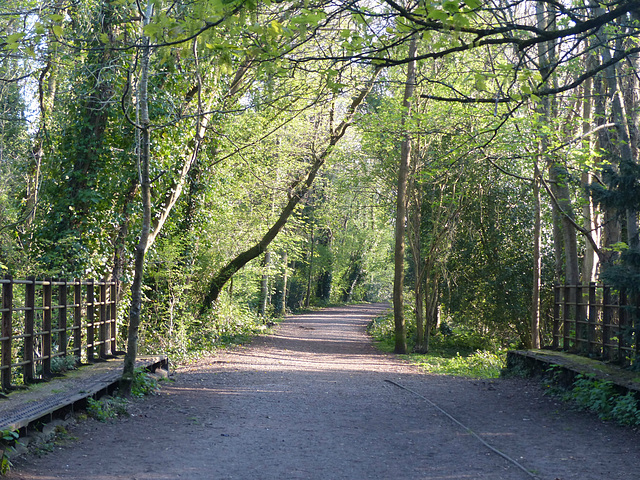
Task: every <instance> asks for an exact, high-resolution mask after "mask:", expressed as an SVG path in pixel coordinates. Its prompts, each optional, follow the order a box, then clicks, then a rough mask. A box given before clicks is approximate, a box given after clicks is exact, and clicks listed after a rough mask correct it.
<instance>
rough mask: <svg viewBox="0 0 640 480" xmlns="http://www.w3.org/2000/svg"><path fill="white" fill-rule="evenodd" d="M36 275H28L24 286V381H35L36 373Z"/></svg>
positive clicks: (26, 382)
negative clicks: (34, 353)
mask: <svg viewBox="0 0 640 480" xmlns="http://www.w3.org/2000/svg"><path fill="white" fill-rule="evenodd" d="M35 308H36V277H28V278H27V283H26V284H25V288H24V355H23V360H24V362H25V364H24V366H23V367H22V376H23V379H24V383H25V384H28V383H30V382H32V381H33V377H34V374H35V362H34V358H33V357H34V355H33V352H34V350H33V345H34V340H35V339H34V331H35V330H34V325H35V318H36V316H35V314H36V310H35Z"/></svg>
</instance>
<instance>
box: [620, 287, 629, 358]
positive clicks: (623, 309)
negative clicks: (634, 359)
mask: <svg viewBox="0 0 640 480" xmlns="http://www.w3.org/2000/svg"><path fill="white" fill-rule="evenodd" d="M627 314H628V312H627V292H625V291H624V290H620V302H619V310H618V316H619V319H620V320H619V322H618V323H619V325H618V361H619V362H620V363H621V364H622V365H625V364H626V363H627V359H626V358H627V355H626V351H627V349H628V347H627V346H628V344H629V342H628V341H627V338H628V335H629V322H628V317H629V316H628V315H627Z"/></svg>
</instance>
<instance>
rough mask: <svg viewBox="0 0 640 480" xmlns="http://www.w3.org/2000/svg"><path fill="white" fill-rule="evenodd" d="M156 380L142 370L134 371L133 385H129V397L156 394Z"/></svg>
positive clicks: (157, 387)
mask: <svg viewBox="0 0 640 480" xmlns="http://www.w3.org/2000/svg"><path fill="white" fill-rule="evenodd" d="M158 389H159V386H158V380H157V379H156V378H155V377H153V376H152V375H150V374H149V372H147V371H146V370H144V369H142V368H137V369H136V370H135V371H134V377H133V384H132V385H131V395H132V396H134V397H144V396H146V395H154V394H156V393H157V392H158Z"/></svg>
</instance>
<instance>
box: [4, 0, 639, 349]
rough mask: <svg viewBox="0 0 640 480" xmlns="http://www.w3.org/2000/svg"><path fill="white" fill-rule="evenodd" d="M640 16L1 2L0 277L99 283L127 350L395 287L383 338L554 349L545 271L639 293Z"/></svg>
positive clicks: (614, 11) (442, 4)
mask: <svg viewBox="0 0 640 480" xmlns="http://www.w3.org/2000/svg"><path fill="white" fill-rule="evenodd" d="M639 16H640V2H636V1H623V0H620V1H615V0H614V1H609V2H595V1H591V0H584V1H580V0H577V1H558V2H556V1H546V0H540V1H519V0H490V1H484V2H481V1H479V0H473V1H471V0H467V1H464V2H454V1H448V0H443V1H424V0H420V1H417V0H406V1H405V0H403V1H398V2H394V1H391V0H387V1H383V0H377V1H376V0H369V1H356V0H328V1H324V0H315V1H314V0H299V1H296V0H292V1H276V0H271V1H269V0H263V1H258V0H249V1H239V0H192V1H185V2H171V1H167V0H155V1H149V2H148V3H143V2H140V1H136V0H89V1H74V0H52V1H43V0H38V1H36V0H34V1H30V0H5V1H3V2H2V3H1V4H0V177H1V179H0V199H1V200H0V269H2V271H3V273H4V274H5V275H11V276H13V277H15V278H21V277H26V276H30V275H37V276H41V277H44V276H53V277H66V278H72V277H85V278H91V277H93V278H102V277H106V278H116V279H118V280H119V281H120V282H121V283H120V289H119V296H120V305H121V309H120V312H119V315H120V316H121V325H122V331H121V332H120V334H121V335H122V337H123V338H128V340H129V342H130V343H129V350H130V351H132V349H133V351H135V350H136V349H139V350H140V351H157V350H160V349H161V350H164V351H166V352H168V353H169V354H171V355H172V356H174V357H176V358H186V357H188V356H190V355H194V354H197V353H198V352H202V351H207V350H209V349H211V348H213V346H214V345H215V344H216V342H219V341H221V340H225V339H228V338H231V337H234V336H237V335H241V334H246V333H250V332H255V331H259V330H261V329H262V328H264V323H265V322H266V320H267V319H268V318H270V317H275V316H279V315H282V314H283V313H284V312H286V311H290V310H297V309H302V308H307V307H309V306H313V305H326V304H329V303H334V302H352V301H378V300H388V299H392V298H393V300H394V303H395V309H394V313H395V321H394V322H395V323H394V327H393V333H394V334H395V341H396V343H395V348H396V351H399V352H402V351H406V350H407V349H409V348H416V349H417V350H419V351H426V350H427V349H428V345H429V337H430V335H444V334H447V333H448V332H451V331H453V330H454V329H455V330H457V331H461V332H466V333H465V334H468V335H473V336H475V337H476V338H479V339H482V341H483V342H485V343H487V342H488V343H490V344H491V345H494V346H495V348H498V347H500V346H507V345H511V346H514V345H515V346H528V347H530V346H534V347H536V346H539V345H540V343H541V342H542V344H544V343H545V342H547V343H548V339H549V335H550V331H549V329H550V322H549V317H550V315H551V310H552V305H551V303H550V302H552V301H553V299H552V297H551V295H550V288H551V286H552V285H553V284H554V283H565V282H566V283H569V284H576V283H579V282H585V283H588V282H591V281H595V280H597V279H599V280H604V281H606V282H608V283H610V284H612V285H614V286H617V287H622V286H624V287H627V288H629V289H631V290H630V291H631V292H632V293H633V292H636V293H637V290H638V288H639V287H638V286H639V285H640V276H639V273H638V271H639V267H640V261H639V260H638V211H639V210H640V188H639V180H638V179H639V178H640V171H639V169H638V113H639V110H638V107H639V103H638V98H639V91H640V90H639V85H640V81H639V75H638V52H640V45H639V44H638V20H639ZM394 258H395V262H394ZM634 289H635V290H634ZM407 336H408V338H409V344H408V345H407V343H406V338H407ZM132 342H133V343H132Z"/></svg>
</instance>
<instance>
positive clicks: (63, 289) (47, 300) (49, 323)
mask: <svg viewBox="0 0 640 480" xmlns="http://www.w3.org/2000/svg"><path fill="white" fill-rule="evenodd" d="M0 284H1V285H2V308H0V312H1V313H2V326H1V331H0V356H1V362H0V381H1V383H0V386H1V387H2V390H5V391H6V390H10V389H11V388H13V387H14V386H15V385H16V384H20V383H24V384H28V383H31V382H33V381H35V380H37V379H47V378H48V377H51V376H52V375H53V374H55V373H56V371H58V370H60V369H61V365H64V364H65V362H71V363H73V362H75V363H80V362H93V361H95V360H97V359H100V358H108V357H109V356H110V355H113V354H115V353H116V331H117V330H116V327H117V326H116V312H117V305H116V283H115V281H104V280H102V281H97V280H80V279H75V280H73V281H68V280H56V279H45V280H36V279H35V278H33V277H31V278H28V279H26V280H15V279H13V278H11V277H6V278H4V279H0ZM67 364H68V363H67Z"/></svg>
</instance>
